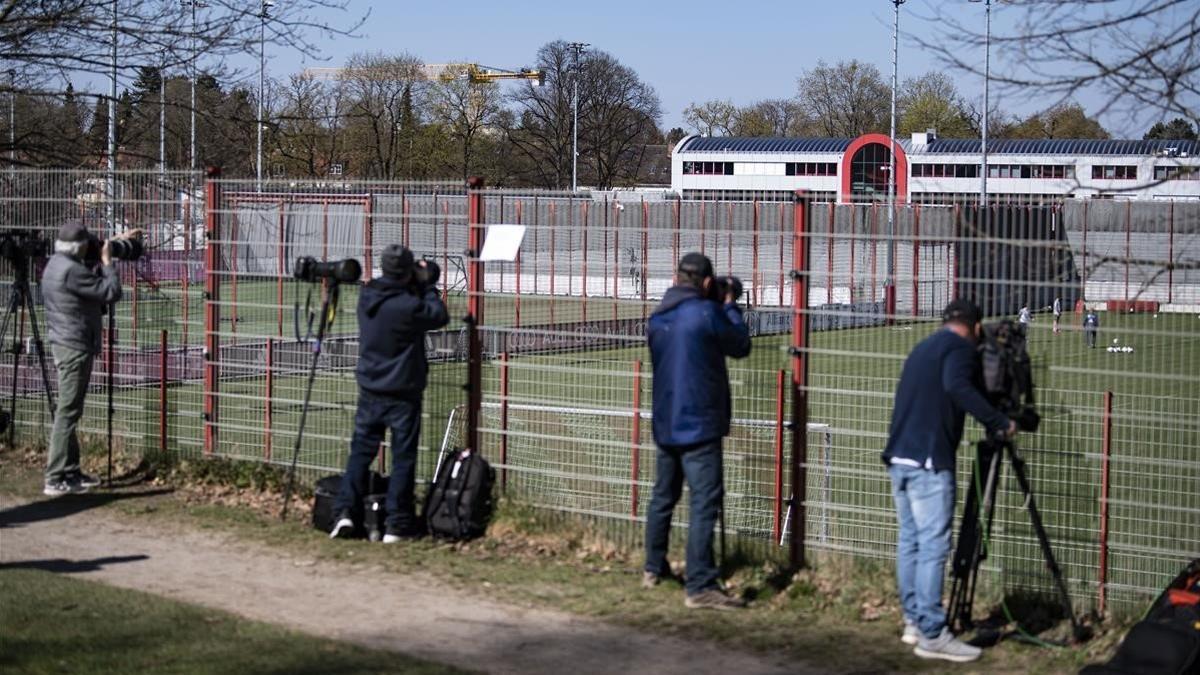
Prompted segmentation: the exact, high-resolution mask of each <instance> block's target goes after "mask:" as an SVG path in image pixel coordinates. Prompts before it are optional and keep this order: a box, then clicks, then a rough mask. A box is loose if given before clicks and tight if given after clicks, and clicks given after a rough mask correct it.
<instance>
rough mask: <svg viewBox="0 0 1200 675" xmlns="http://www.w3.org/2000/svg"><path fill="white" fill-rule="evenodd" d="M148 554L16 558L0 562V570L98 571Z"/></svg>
mask: <svg viewBox="0 0 1200 675" xmlns="http://www.w3.org/2000/svg"><path fill="white" fill-rule="evenodd" d="M149 558H150V556H148V555H141V554H138V555H114V556H108V557H106V558H93V559H92V560H67V559H66V558H49V559H46V560H18V561H16V562H8V563H0V570H16V569H26V570H42V571H44V572H56V573H58V574H76V573H79V572H98V571H100V570H102V569H104V567H105V566H107V565H119V564H121V563H127V562H137V561H139V560H148V559H149Z"/></svg>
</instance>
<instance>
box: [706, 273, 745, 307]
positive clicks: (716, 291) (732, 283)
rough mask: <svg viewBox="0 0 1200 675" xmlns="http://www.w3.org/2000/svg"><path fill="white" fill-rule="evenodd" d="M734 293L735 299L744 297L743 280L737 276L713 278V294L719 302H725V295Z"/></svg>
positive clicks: (735, 300)
mask: <svg viewBox="0 0 1200 675" xmlns="http://www.w3.org/2000/svg"><path fill="white" fill-rule="evenodd" d="M729 294H733V301H734V302H737V301H738V300H741V299H742V280H741V279H739V278H737V277H735V276H728V277H716V278H715V279H713V285H712V295H713V299H714V300H717V301H718V302H725V296H726V295H729Z"/></svg>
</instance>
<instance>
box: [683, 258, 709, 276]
mask: <svg viewBox="0 0 1200 675" xmlns="http://www.w3.org/2000/svg"><path fill="white" fill-rule="evenodd" d="M679 271H680V272H683V273H685V274H688V275H691V276H696V277H701V278H703V277H711V276H712V275H713V265H712V261H711V260H709V259H708V256H706V255H704V254H703V253H688V254H687V255H685V256H683V257H682V258H680V259H679Z"/></svg>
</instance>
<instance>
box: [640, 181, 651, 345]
mask: <svg viewBox="0 0 1200 675" xmlns="http://www.w3.org/2000/svg"><path fill="white" fill-rule="evenodd" d="M649 250H650V207H649V206H648V205H647V204H646V198H645V197H642V321H645V320H646V314H647V311H648V308H647V307H646V292H647V290H649V288H650V263H649V261H648V260H646V257H647V256H648V255H649Z"/></svg>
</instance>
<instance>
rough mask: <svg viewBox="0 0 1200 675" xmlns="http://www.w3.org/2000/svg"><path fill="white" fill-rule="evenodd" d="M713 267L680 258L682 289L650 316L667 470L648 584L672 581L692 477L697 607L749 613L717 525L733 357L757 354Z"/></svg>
mask: <svg viewBox="0 0 1200 675" xmlns="http://www.w3.org/2000/svg"><path fill="white" fill-rule="evenodd" d="M714 283H715V280H714V279H713V267H712V262H711V261H710V260H709V259H708V258H706V257H705V256H703V255H701V254H699V253H689V254H687V255H685V256H683V258H682V259H681V260H680V261H679V268H678V272H677V274H676V276H675V286H673V287H671V288H670V289H668V290H667V292H666V295H664V296H663V299H662V303H661V304H659V306H658V309H656V310H655V311H654V314H653V315H652V316H651V317H650V321H649V323H648V325H647V326H646V334H647V337H648V339H649V343H650V360H651V361H652V362H653V364H654V420H653V429H654V442H655V443H656V444H657V445H658V468H657V476H656V477H655V481H654V495H653V497H652V498H651V499H650V507H649V510H648V511H647V512H646V567H645V572H644V574H643V578H642V585H643V586H646V587H651V586H654V585H657V584H658V582H659V581H660V580H661V579H663V578H668V577H671V576H672V574H671V568H670V565H669V564H668V563H667V544H668V540H669V538H670V534H671V515H672V513H673V512H674V510H675V504H676V503H677V502H678V501H679V497H680V495H681V494H682V491H683V481H684V479H685V478H686V479H687V484H688V487H689V488H690V490H691V495H692V497H691V510H690V524H689V527H688V541H687V582H686V584H685V587H686V591H687V595H686V598H685V604H686V605H687V606H688V607H692V608H713V609H734V608H737V607H742V606H744V604H745V603H743V602H742V600H741V599H739V598H733V597H730V596H729V595H726V594H725V592H724V591H723V590H721V587H720V585H719V584H718V583H717V578H718V572H717V565H716V562H715V561H714V559H713V526H714V525H715V523H716V519H717V510H718V509H719V508H720V506H721V498H722V496H723V494H724V490H725V487H724V480H723V477H722V469H721V439H722V438H724V437H725V436H727V435H728V434H729V419H730V416H731V410H730V400H729V374H728V372H727V371H726V369H725V357H727V356H731V357H733V358H744V357H746V356H748V355H749V354H750V332H749V330H748V329H747V328H746V324H745V322H744V321H742V310H741V309H740V308H739V307H738V306H737V304H736V302H735V300H736V298H734V296H733V293H732V292H730V293H727V294H725V296H724V297H723V298H720V299H713V298H712V297H711V294H712V293H713V290H714V287H713V285H714Z"/></svg>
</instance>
